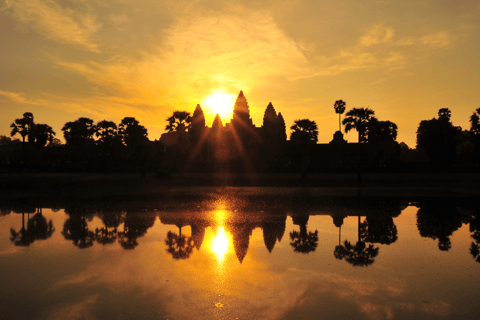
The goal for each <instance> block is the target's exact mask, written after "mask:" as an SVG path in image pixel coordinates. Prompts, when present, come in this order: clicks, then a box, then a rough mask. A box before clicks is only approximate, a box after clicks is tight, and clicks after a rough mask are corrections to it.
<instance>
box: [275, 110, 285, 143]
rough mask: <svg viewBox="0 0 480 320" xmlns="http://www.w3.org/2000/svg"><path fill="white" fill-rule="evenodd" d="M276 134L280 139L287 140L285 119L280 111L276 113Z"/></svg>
mask: <svg viewBox="0 0 480 320" xmlns="http://www.w3.org/2000/svg"><path fill="white" fill-rule="evenodd" d="M277 130H278V131H277V134H278V139H279V140H280V141H287V127H286V126H285V120H284V119H283V115H282V113H281V112H279V113H278V115H277Z"/></svg>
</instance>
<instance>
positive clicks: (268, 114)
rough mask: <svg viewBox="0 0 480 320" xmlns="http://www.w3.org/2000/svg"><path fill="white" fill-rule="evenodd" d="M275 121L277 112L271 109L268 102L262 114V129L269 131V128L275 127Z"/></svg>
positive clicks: (271, 106)
mask: <svg viewBox="0 0 480 320" xmlns="http://www.w3.org/2000/svg"><path fill="white" fill-rule="evenodd" d="M276 120H277V112H276V111H275V108H274V107H273V105H272V103H271V102H270V103H269V104H268V106H267V108H266V109H265V113H264V114H263V128H264V129H266V130H267V131H270V130H271V128H273V127H274V126H275V122H276Z"/></svg>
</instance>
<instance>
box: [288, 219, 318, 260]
mask: <svg viewBox="0 0 480 320" xmlns="http://www.w3.org/2000/svg"><path fill="white" fill-rule="evenodd" d="M308 217H309V216H308V215H298V216H292V220H293V224H295V225H298V226H300V232H298V231H292V232H290V239H291V240H292V242H290V245H291V246H292V247H293V251H295V252H301V253H310V252H314V251H315V250H316V249H317V246H318V230H315V232H309V231H307V223H308Z"/></svg>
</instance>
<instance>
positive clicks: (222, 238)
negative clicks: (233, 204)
mask: <svg viewBox="0 0 480 320" xmlns="http://www.w3.org/2000/svg"><path fill="white" fill-rule="evenodd" d="M228 247H229V239H228V237H227V233H226V232H225V229H224V227H223V226H221V227H220V228H219V229H218V232H217V234H216V235H215V237H214V238H213V240H212V244H211V246H210V249H211V250H212V251H213V253H215V255H216V256H217V260H218V261H219V262H222V261H223V260H224V259H225V255H226V254H227V252H228Z"/></svg>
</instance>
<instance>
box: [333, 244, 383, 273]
mask: <svg viewBox="0 0 480 320" xmlns="http://www.w3.org/2000/svg"><path fill="white" fill-rule="evenodd" d="M378 250H379V249H378V248H375V247H374V246H373V245H372V244H370V245H368V246H366V245H365V242H363V241H357V243H356V244H355V245H352V244H351V243H350V242H349V241H347V240H345V242H344V245H343V246H337V247H336V248H335V251H334V256H335V258H336V259H339V260H342V259H345V261H347V262H348V263H350V264H351V265H352V266H355V267H367V266H369V265H371V264H372V263H374V262H375V259H374V258H375V257H376V256H378Z"/></svg>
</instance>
